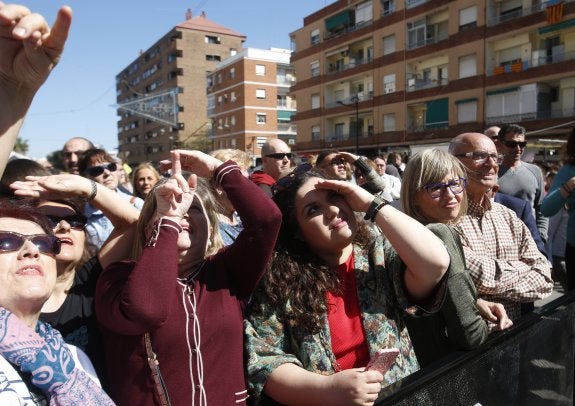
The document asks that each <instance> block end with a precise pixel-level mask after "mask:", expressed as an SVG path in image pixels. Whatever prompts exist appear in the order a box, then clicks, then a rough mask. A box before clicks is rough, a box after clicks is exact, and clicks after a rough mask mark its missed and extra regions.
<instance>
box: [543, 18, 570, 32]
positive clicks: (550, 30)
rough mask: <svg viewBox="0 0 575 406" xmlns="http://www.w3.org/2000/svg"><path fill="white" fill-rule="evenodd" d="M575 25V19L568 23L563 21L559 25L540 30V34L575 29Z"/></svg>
mask: <svg viewBox="0 0 575 406" xmlns="http://www.w3.org/2000/svg"><path fill="white" fill-rule="evenodd" d="M574 25H575V18H574V19H571V20H567V21H563V22H561V23H558V24H553V25H548V26H546V27H541V28H539V34H546V33H548V32H553V31H559V30H562V29H564V28H569V27H573V26H574Z"/></svg>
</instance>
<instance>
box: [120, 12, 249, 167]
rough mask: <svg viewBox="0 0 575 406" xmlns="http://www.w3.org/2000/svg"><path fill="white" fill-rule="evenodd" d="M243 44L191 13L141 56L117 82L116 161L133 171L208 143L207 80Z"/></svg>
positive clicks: (242, 38) (239, 36)
mask: <svg viewBox="0 0 575 406" xmlns="http://www.w3.org/2000/svg"><path fill="white" fill-rule="evenodd" d="M245 39H246V37H245V35H243V34H240V33H237V32H235V31H233V30H231V29H229V28H226V27H223V26H221V25H218V24H216V23H214V22H212V21H210V20H208V19H207V17H206V15H205V14H204V13H202V14H201V15H198V16H195V17H194V16H192V14H191V12H190V11H189V10H188V12H187V13H186V21H184V22H183V23H181V24H178V25H176V26H175V27H174V28H172V29H171V30H170V31H169V32H168V33H167V34H166V35H164V36H163V37H162V38H160V39H159V40H158V41H157V42H156V43H155V44H154V45H152V46H151V47H150V48H149V49H147V50H146V51H142V52H140V55H139V56H138V58H136V59H135V60H134V61H133V62H132V63H130V64H129V65H128V66H127V67H126V68H125V69H123V70H122V71H121V72H120V73H119V74H118V75H117V76H116V92H117V96H116V99H117V103H118V106H119V108H118V115H119V116H120V119H119V121H118V146H119V147H118V155H119V156H120V157H121V158H122V159H124V161H125V162H127V163H129V164H130V165H135V164H137V163H140V162H143V161H155V162H157V161H159V160H161V159H164V158H166V157H167V156H168V151H169V150H170V149H171V148H172V147H174V146H176V145H181V144H186V143H189V142H190V141H193V140H194V137H196V138H201V137H204V138H207V136H208V134H209V132H210V130H211V128H210V127H211V122H210V120H209V119H208V116H207V98H206V76H207V75H208V74H209V73H210V72H212V71H213V70H214V69H215V67H216V65H217V64H218V63H219V62H220V61H223V60H225V59H226V58H228V57H230V56H233V55H235V54H236V53H238V52H241V51H242V50H243V43H244V41H245ZM158 120H160V121H158Z"/></svg>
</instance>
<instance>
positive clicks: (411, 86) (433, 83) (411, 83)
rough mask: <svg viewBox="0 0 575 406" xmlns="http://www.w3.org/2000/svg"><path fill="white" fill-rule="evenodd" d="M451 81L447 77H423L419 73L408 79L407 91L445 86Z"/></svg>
mask: <svg viewBox="0 0 575 406" xmlns="http://www.w3.org/2000/svg"><path fill="white" fill-rule="evenodd" d="M448 83H449V80H448V79H447V78H437V79H423V78H421V77H419V76H417V75H413V76H412V77H410V78H408V79H407V91H408V92H414V91H416V90H421V89H430V88H433V87H438V86H445V85H447V84H448Z"/></svg>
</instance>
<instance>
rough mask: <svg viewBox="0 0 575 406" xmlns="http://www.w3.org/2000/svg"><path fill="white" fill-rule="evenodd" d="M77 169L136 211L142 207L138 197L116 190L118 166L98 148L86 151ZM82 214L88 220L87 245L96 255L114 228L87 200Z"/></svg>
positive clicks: (142, 203)
mask: <svg viewBox="0 0 575 406" xmlns="http://www.w3.org/2000/svg"><path fill="white" fill-rule="evenodd" d="M78 167H79V170H80V174H81V175H83V176H85V177H87V178H88V179H91V180H93V181H94V182H96V183H99V184H102V185H104V186H106V187H107V188H108V189H110V190H113V191H114V192H116V193H117V194H118V195H119V196H120V197H122V198H123V199H125V200H127V201H129V202H130V204H132V205H133V206H134V207H136V208H137V209H138V210H140V209H141V208H142V206H143V205H144V201H143V200H142V199H140V198H139V197H136V196H132V195H130V194H127V193H124V192H122V191H121V190H120V189H119V188H118V185H119V182H120V180H119V178H118V164H117V163H116V160H115V159H114V158H113V157H112V156H110V154H108V153H107V152H106V151H105V150H103V149H99V148H93V149H89V150H87V151H86V152H85V153H84V154H83V155H82V159H81V160H80V163H79V165H78ZM84 214H85V215H86V217H87V218H88V224H87V225H86V233H87V235H88V245H89V246H90V249H91V250H92V251H93V252H94V253H97V252H98V250H99V249H100V248H101V247H102V245H103V244H104V241H106V239H107V238H108V237H109V236H110V234H111V233H112V230H113V229H114V226H113V224H112V221H111V220H110V219H109V218H108V217H106V215H105V214H104V212H102V210H100V209H98V208H96V207H94V206H93V205H92V204H91V203H90V201H89V200H88V202H87V203H86V206H85V208H84Z"/></svg>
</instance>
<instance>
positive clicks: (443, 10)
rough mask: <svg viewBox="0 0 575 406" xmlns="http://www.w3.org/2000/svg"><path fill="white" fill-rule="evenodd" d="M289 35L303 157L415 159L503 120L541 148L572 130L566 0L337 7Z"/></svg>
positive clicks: (373, 0)
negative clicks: (399, 155)
mask: <svg viewBox="0 0 575 406" xmlns="http://www.w3.org/2000/svg"><path fill="white" fill-rule="evenodd" d="M290 36H291V39H292V48H293V53H292V63H293V65H294V67H295V69H296V71H297V75H298V82H297V84H296V85H294V86H293V87H292V89H291V92H292V95H293V96H294V97H295V98H296V99H297V100H298V111H297V114H296V115H295V116H294V117H293V121H294V122H295V123H296V124H297V126H298V138H297V144H296V146H295V149H296V150H298V151H301V152H302V153H304V154H306V153H317V152H318V151H320V150H322V149H326V148H339V149H347V150H353V149H355V148H357V149H358V150H359V152H361V153H362V154H365V155H375V154H378V153H381V152H384V151H392V150H398V151H411V152H413V151H416V150H417V149H420V148H426V147H429V146H434V145H440V144H444V143H445V142H447V141H448V140H449V139H451V138H452V137H453V136H455V135H457V134H459V133H461V132H466V131H479V132H482V131H483V130H484V129H485V128H486V127H489V126H491V125H498V124H503V123H510V122H513V123H518V124H521V125H523V126H525V127H526V128H527V130H528V137H527V139H528V141H529V142H530V144H532V145H541V146H542V147H543V148H544V147H545V143H546V142H547V141H548V140H551V141H550V142H552V143H553V141H554V140H555V141H557V142H555V143H554V144H553V145H554V146H556V145H558V142H559V141H560V140H564V139H566V136H567V135H568V133H569V131H570V129H571V127H572V125H573V123H572V121H573V116H574V115H575V114H574V113H575V63H574V62H575V2H573V1H563V2H560V4H559V5H556V4H555V3H552V2H544V1H539V0H486V1H472V0H456V1H445V0H434V1H428V0H406V1H403V0H401V1H400V0H370V1H364V0H360V1H347V0H346V1H343V0H341V1H336V2H334V3H332V4H330V5H328V6H326V7H325V8H323V9H321V10H319V11H317V12H315V13H313V14H311V15H309V16H307V17H305V18H304V26H303V27H302V28H300V29H298V30H297V31H295V32H293V33H291V34H290Z"/></svg>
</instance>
